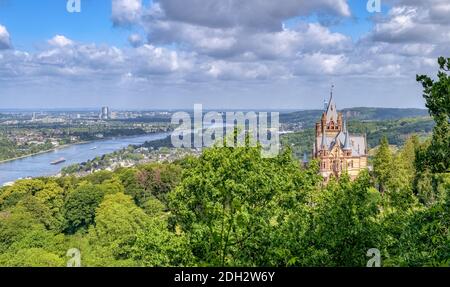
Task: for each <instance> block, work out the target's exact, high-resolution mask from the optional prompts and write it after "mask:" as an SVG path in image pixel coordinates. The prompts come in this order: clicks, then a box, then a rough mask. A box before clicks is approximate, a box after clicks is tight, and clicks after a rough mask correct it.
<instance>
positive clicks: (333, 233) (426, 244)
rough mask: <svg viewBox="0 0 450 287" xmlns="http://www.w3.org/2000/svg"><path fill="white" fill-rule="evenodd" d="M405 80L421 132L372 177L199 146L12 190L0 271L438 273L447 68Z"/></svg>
mask: <svg viewBox="0 0 450 287" xmlns="http://www.w3.org/2000/svg"><path fill="white" fill-rule="evenodd" d="M439 65H440V71H439V74H438V77H437V79H436V80H433V79H431V78H429V77H427V76H418V77H417V80H418V81H419V82H420V83H421V84H422V85H423V88H424V98H425V100H426V107H427V108H428V110H429V114H430V115H431V116H432V118H433V121H434V125H433V132H432V136H431V137H430V138H429V139H428V140H426V141H420V140H419V137H418V136H412V137H410V138H409V139H407V140H406V141H405V143H404V144H403V147H402V148H401V149H399V150H398V151H396V152H395V153H394V152H393V151H392V150H391V149H390V148H389V140H388V138H387V137H381V139H380V142H379V148H378V149H377V151H376V153H375V155H374V158H373V170H371V171H370V172H369V171H364V172H362V173H361V174H360V176H359V177H358V178H357V179H356V180H355V181H351V180H350V179H349V178H348V177H347V176H345V175H344V176H342V177H341V178H339V179H336V180H332V181H331V182H330V183H329V184H328V185H324V184H323V182H322V178H321V177H320V176H319V175H318V165H317V164H316V163H315V162H314V161H313V162H310V163H309V165H308V166H307V167H303V166H301V164H300V163H299V161H298V160H296V159H294V157H293V155H292V150H291V149H290V148H289V146H288V147H287V148H285V149H284V150H283V152H282V153H280V154H279V155H278V156H277V157H276V158H270V159H266V158H262V157H261V153H260V151H259V148H250V147H241V148H209V149H205V150H204V151H203V154H202V155H201V156H200V157H187V158H185V159H183V160H180V161H178V162H175V163H171V164H169V163H167V164H148V165H143V166H137V167H134V168H123V169H118V170H116V171H114V172H107V171H102V172H98V173H95V174H92V175H89V176H86V177H82V178H76V177H71V176H67V177H61V178H39V179H32V180H22V181H18V182H16V184H14V185H13V186H10V187H5V188H2V189H1V190H0V265H1V266H66V264H67V260H68V257H67V256H66V255H67V251H68V250H69V249H72V248H77V249H78V250H80V251H81V263H82V265H83V266H366V263H367V260H368V259H369V258H368V257H367V251H368V250H369V249H372V248H377V249H378V250H380V252H381V258H382V266H449V265H450V233H449V230H450V229H449V228H450V123H449V119H450V77H449V75H448V71H449V69H450V59H444V58H440V59H439Z"/></svg>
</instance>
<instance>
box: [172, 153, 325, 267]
mask: <svg viewBox="0 0 450 287" xmlns="http://www.w3.org/2000/svg"><path fill="white" fill-rule="evenodd" d="M314 183H317V182H314ZM302 184H303V179H302V173H301V171H300V169H299V165H298V163H296V162H294V161H292V159H291V157H290V151H287V152H285V153H283V154H282V155H280V156H278V157H277V158H275V159H263V158H261V155H260V150H259V149H258V148H212V149H208V150H205V151H204V153H203V155H202V156H201V157H200V158H199V159H194V160H193V162H192V163H191V168H189V169H188V170H186V171H185V173H184V175H183V179H182V182H181V184H180V186H178V187H177V188H176V189H175V191H174V192H172V193H171V194H170V195H169V207H170V210H171V212H172V213H173V215H174V217H173V221H174V224H176V225H177V226H180V227H181V229H182V230H183V231H184V232H185V233H186V234H187V236H188V240H189V245H190V246H191V248H192V252H193V255H194V256H195V258H196V259H197V260H198V261H199V262H200V264H201V265H213V266H218V265H220V266H223V265H231V266H246V265H247V266H248V265H250V266H253V265H257V266H259V265H265V264H267V262H268V258H266V257H265V254H266V253H267V252H268V250H269V249H270V248H271V245H272V244H271V243H270V241H269V238H270V234H272V233H273V232H275V230H276V225H277V221H278V220H282V218H281V217H282V215H283V208H282V207H285V208H286V207H289V206H292V205H294V203H295V202H296V201H298V200H302V198H303V196H305V194H302V193H300V192H299V191H300V188H301V186H302Z"/></svg>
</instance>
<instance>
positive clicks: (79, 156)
mask: <svg viewBox="0 0 450 287" xmlns="http://www.w3.org/2000/svg"><path fill="white" fill-rule="evenodd" d="M168 135H169V134H168V133H155V134H148V135H144V136H134V137H121V138H113V139H105V140H98V141H93V142H89V143H84V144H75V145H70V146H66V147H63V148H61V149H57V150H55V151H51V152H48V153H42V154H38V155H34V156H30V157H25V158H21V159H16V160H13V161H9V162H4V163H0V187H1V186H2V185H4V184H5V183H8V182H13V181H16V180H18V179H21V178H26V177H41V176H52V175H56V174H58V173H59V172H60V171H61V169H62V168H63V167H66V166H69V165H72V164H75V163H82V162H85V161H87V160H89V159H93V158H95V157H97V156H102V155H104V154H108V153H112V152H114V151H116V150H120V149H122V148H125V147H127V146H129V145H139V144H143V143H144V142H146V141H155V140H159V139H163V138H165V137H167V136H168ZM60 158H65V159H66V161H65V162H64V163H61V164H58V165H51V164H50V163H51V162H52V161H55V160H58V159H60Z"/></svg>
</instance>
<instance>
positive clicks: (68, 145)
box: [0, 141, 91, 164]
mask: <svg viewBox="0 0 450 287" xmlns="http://www.w3.org/2000/svg"><path fill="white" fill-rule="evenodd" d="M90 142H91V141H83V142H77V143H72V144H65V145H61V146H58V147H55V148H52V149H48V150H43V151H39V152H35V153H31V154H27V155H22V156H19V157H14V158H10V159H4V160H0V164H2V163H7V162H11V161H15V160H19V159H24V158H29V157H33V156H37V155H40V154H46V153H50V152H54V151H57V150H59V149H64V148H68V147H71V146H73V145H79V144H87V143H90Z"/></svg>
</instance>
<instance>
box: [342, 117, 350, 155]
mask: <svg viewBox="0 0 450 287" xmlns="http://www.w3.org/2000/svg"><path fill="white" fill-rule="evenodd" d="M344 133H345V142H344V148H343V150H351V149H352V147H351V145H350V134H349V133H348V129H347V120H344Z"/></svg>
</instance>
